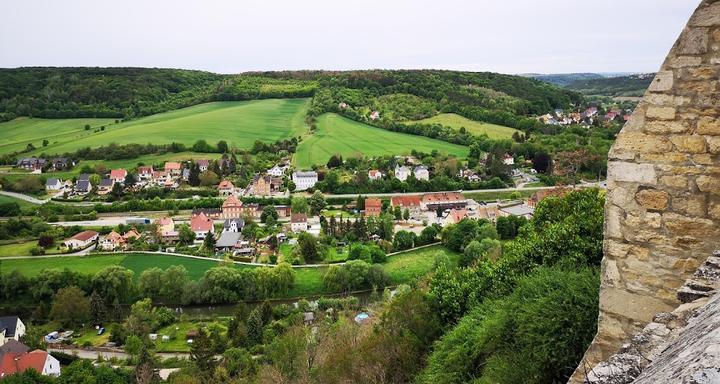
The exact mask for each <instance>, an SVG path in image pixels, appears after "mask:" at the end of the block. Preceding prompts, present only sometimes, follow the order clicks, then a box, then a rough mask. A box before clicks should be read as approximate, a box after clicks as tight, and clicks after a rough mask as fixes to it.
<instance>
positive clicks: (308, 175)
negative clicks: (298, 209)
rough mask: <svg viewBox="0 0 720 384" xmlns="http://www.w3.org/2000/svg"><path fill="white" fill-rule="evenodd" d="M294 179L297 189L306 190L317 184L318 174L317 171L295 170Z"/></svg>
mask: <svg viewBox="0 0 720 384" xmlns="http://www.w3.org/2000/svg"><path fill="white" fill-rule="evenodd" d="M292 181H293V183H295V190H296V191H304V190H307V189H310V188H312V187H314V186H315V183H317V182H318V174H317V172H315V171H297V172H293V174H292Z"/></svg>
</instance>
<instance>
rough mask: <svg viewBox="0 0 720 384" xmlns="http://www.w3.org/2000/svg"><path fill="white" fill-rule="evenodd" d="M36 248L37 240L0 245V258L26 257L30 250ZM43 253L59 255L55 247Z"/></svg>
mask: <svg viewBox="0 0 720 384" xmlns="http://www.w3.org/2000/svg"><path fill="white" fill-rule="evenodd" d="M37 246H38V242H37V240H28V241H26V242H23V243H12V244H3V245H0V257H8V256H28V255H30V249H32V248H34V247H37ZM45 253H46V254H48V255H51V254H54V253H60V250H58V249H57V245H54V246H52V247H50V248H48V249H46V250H45Z"/></svg>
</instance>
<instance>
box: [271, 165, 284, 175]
mask: <svg viewBox="0 0 720 384" xmlns="http://www.w3.org/2000/svg"><path fill="white" fill-rule="evenodd" d="M285 170H287V166H286V165H283V166H280V165H277V164H276V165H275V166H273V167H272V168H270V169H268V171H267V174H268V175H270V176H275V177H282V176H283V175H284V174H285Z"/></svg>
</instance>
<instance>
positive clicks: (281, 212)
mask: <svg viewBox="0 0 720 384" xmlns="http://www.w3.org/2000/svg"><path fill="white" fill-rule="evenodd" d="M275 212H277V214H278V218H284V217H290V215H291V214H292V208H291V207H290V206H289V205H276V206H275Z"/></svg>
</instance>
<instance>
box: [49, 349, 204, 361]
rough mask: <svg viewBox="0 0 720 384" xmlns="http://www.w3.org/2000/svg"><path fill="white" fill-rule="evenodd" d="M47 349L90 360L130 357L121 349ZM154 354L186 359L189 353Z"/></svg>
mask: <svg viewBox="0 0 720 384" xmlns="http://www.w3.org/2000/svg"><path fill="white" fill-rule="evenodd" d="M48 351H49V352H61V353H67V354H69V355H75V356H77V357H79V358H81V359H90V360H97V359H98V358H99V357H100V356H102V358H103V359H106V360H107V359H110V358H113V357H116V358H118V359H127V358H128V357H130V355H128V354H127V353H125V352H122V351H101V350H88V349H80V348H48ZM155 355H156V356H157V357H159V358H160V359H162V360H166V359H171V358H179V359H187V358H189V357H190V354H189V353H185V352H157V353H155Z"/></svg>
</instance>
